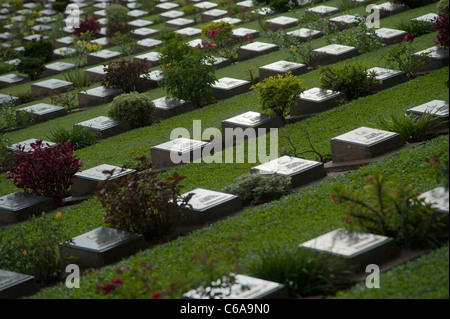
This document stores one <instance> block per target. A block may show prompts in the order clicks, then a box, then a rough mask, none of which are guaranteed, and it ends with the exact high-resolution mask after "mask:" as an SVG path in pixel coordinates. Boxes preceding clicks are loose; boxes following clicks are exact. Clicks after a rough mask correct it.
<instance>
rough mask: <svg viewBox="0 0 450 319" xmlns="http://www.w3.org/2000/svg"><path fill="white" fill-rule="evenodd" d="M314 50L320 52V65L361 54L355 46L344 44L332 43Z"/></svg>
mask: <svg viewBox="0 0 450 319" xmlns="http://www.w3.org/2000/svg"><path fill="white" fill-rule="evenodd" d="M314 51H315V52H318V53H320V56H319V58H318V62H317V63H318V65H327V64H333V63H337V62H340V61H342V60H345V59H350V58H353V57H355V56H357V55H359V52H358V49H356V48H355V47H351V46H348V45H342V44H330V45H327V46H324V47H322V48H318V49H315V50H314Z"/></svg>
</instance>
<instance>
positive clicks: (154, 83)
mask: <svg viewBox="0 0 450 319" xmlns="http://www.w3.org/2000/svg"><path fill="white" fill-rule="evenodd" d="M140 78H141V79H142V83H141V84H142V88H143V89H144V90H151V89H154V88H157V87H159V86H160V85H161V81H162V79H163V75H162V71H161V70H155V71H151V72H149V73H147V74H141V75H140Z"/></svg>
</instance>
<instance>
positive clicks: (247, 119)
mask: <svg viewBox="0 0 450 319" xmlns="http://www.w3.org/2000/svg"><path fill="white" fill-rule="evenodd" d="M271 118H272V117H271V116H270V115H267V114H261V113H258V112H253V111H249V112H246V113H243V114H240V115H238V116H235V117H232V118H229V119H227V120H225V121H224V122H228V123H234V124H241V125H247V126H256V125H258V124H261V123H263V122H265V121H267V120H269V119H271Z"/></svg>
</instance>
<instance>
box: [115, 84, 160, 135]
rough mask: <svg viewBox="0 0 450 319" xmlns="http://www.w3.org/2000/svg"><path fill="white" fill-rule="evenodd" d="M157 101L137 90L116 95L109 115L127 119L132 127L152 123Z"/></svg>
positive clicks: (118, 118) (117, 118)
mask: <svg viewBox="0 0 450 319" xmlns="http://www.w3.org/2000/svg"><path fill="white" fill-rule="evenodd" d="M154 110H155V103H153V101H152V99H151V98H149V97H148V96H147V95H145V94H139V93H137V92H131V93H125V94H122V95H119V96H116V97H115V98H114V100H113V102H112V103H111V106H110V108H109V110H108V116H110V117H112V118H113V119H116V120H123V121H127V122H128V123H129V124H130V126H131V127H134V128H136V127H142V126H148V125H150V124H152V121H153V112H154Z"/></svg>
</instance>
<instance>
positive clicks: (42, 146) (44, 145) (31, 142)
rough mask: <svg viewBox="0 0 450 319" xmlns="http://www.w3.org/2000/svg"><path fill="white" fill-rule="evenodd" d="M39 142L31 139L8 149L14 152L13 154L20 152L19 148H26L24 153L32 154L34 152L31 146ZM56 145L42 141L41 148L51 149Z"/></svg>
mask: <svg viewBox="0 0 450 319" xmlns="http://www.w3.org/2000/svg"><path fill="white" fill-rule="evenodd" d="M37 141H38V139H35V138H30V139H28V140H25V141H22V142H19V143H15V144H12V145H11V146H10V147H8V149H9V150H10V151H13V152H18V151H19V146H23V147H24V149H23V151H24V152H30V151H32V148H31V144H33V143H36V142H37ZM54 145H56V143H53V142H49V141H42V145H41V148H45V147H51V146H54Z"/></svg>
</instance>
